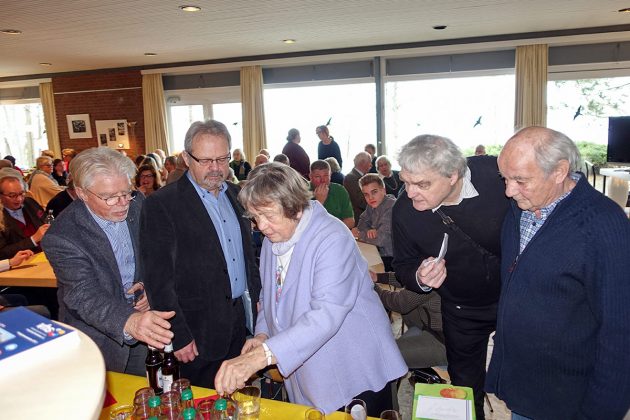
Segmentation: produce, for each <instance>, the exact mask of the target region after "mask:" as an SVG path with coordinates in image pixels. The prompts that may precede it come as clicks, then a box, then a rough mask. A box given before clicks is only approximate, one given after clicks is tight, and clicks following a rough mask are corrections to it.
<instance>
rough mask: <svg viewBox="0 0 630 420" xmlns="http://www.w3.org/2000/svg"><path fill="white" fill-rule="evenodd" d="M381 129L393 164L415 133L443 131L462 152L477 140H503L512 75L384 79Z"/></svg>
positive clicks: (510, 120) (509, 118)
mask: <svg viewBox="0 0 630 420" xmlns="http://www.w3.org/2000/svg"><path fill="white" fill-rule="evenodd" d="M385 130H386V131H385V133H386V138H387V153H388V155H390V156H391V157H392V158H393V159H392V162H393V166H398V165H397V162H396V159H395V156H396V153H397V152H398V150H399V149H400V148H401V147H402V146H403V145H404V144H406V143H407V142H409V141H410V140H411V139H413V138H414V137H416V136H418V135H420V134H437V135H441V136H444V137H448V138H450V139H451V140H453V141H454V142H455V143H456V144H457V145H458V146H459V147H460V148H461V149H462V151H463V152H464V154H466V155H469V154H472V150H474V147H475V146H476V145H478V144H484V145H486V146H488V145H493V144H504V143H505V142H506V141H507V140H508V139H509V138H510V137H511V135H512V134H513V132H514V75H511V74H509V75H494V76H475V77H449V78H439V79H427V80H410V81H391V82H387V83H386V84H385Z"/></svg>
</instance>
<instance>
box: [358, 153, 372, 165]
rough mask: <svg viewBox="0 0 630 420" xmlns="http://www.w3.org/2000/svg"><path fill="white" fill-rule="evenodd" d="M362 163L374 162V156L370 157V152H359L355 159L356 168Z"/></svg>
mask: <svg viewBox="0 0 630 420" xmlns="http://www.w3.org/2000/svg"><path fill="white" fill-rule="evenodd" d="M362 162H366V163H367V162H370V163H371V162H372V156H370V154H369V153H368V152H359V153H357V155H356V156H355V157H354V166H357V165H358V164H360V163H362Z"/></svg>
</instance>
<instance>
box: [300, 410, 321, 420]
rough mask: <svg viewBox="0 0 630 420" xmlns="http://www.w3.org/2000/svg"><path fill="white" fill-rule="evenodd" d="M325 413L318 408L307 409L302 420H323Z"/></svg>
mask: <svg viewBox="0 0 630 420" xmlns="http://www.w3.org/2000/svg"><path fill="white" fill-rule="evenodd" d="M325 419H326V413H324V411H323V410H320V409H319V408H309V409H308V410H306V413H305V414H304V420H325Z"/></svg>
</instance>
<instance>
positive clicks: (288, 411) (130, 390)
mask: <svg viewBox="0 0 630 420" xmlns="http://www.w3.org/2000/svg"><path fill="white" fill-rule="evenodd" d="M145 386H147V379H146V378H145V377H143V376H134V375H125V374H123V373H116V372H107V391H108V392H109V394H110V395H108V398H107V399H106V404H107V401H108V400H109V398H110V397H113V398H114V400H115V401H116V402H113V403H112V404H110V405H108V406H107V407H105V408H103V411H102V412H101V417H100V419H101V420H108V419H109V412H110V411H111V409H112V408H114V407H117V406H119V405H126V404H133V396H134V393H135V392H136V391H137V390H138V389H140V388H142V387H145ZM192 392H193V396H194V398H195V399H199V398H205V397H209V396H211V395H216V392H215V391H214V390H212V389H207V388H199V387H196V386H193V387H192ZM309 408H310V407H306V406H304V405H298V404H290V403H285V402H281V401H275V400H268V399H265V398H262V399H261V400H260V417H259V418H260V420H301V419H303V418H304V414H305V413H306V410H308V409H309ZM347 418H349V417H346V415H345V414H344V413H332V414H329V415H327V416H326V419H327V420H345V419H347ZM368 418H372V417H368Z"/></svg>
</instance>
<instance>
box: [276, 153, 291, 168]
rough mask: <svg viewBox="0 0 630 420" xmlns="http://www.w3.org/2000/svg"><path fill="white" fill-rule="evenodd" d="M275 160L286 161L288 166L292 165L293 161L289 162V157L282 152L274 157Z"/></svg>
mask: <svg viewBox="0 0 630 420" xmlns="http://www.w3.org/2000/svg"><path fill="white" fill-rule="evenodd" d="M273 161H274V162H280V163H284V164H285V165H287V166H291V162H289V158H288V157H287V155H285V154H284V153H280V154H278V155H275V156H274V157H273Z"/></svg>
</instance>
